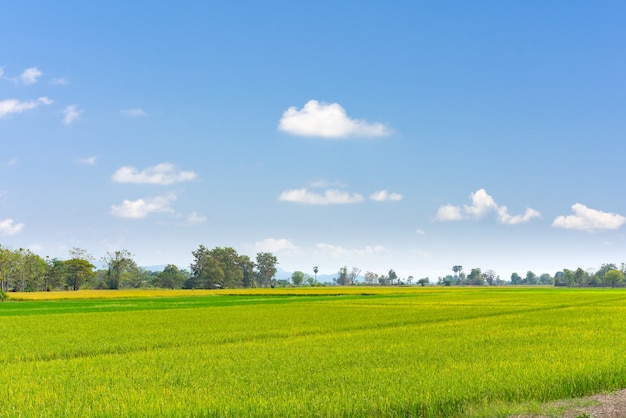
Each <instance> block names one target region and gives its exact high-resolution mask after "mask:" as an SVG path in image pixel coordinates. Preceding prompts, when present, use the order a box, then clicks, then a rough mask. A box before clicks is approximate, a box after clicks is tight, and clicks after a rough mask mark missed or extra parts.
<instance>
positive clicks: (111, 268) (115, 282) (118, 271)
mask: <svg viewBox="0 0 626 418" xmlns="http://www.w3.org/2000/svg"><path fill="white" fill-rule="evenodd" d="M102 261H103V262H104V264H106V265H107V286H108V287H109V289H119V288H120V284H121V283H122V279H123V278H124V276H127V275H136V274H138V270H137V264H136V263H135V261H134V260H133V255H132V254H131V253H130V252H129V251H127V250H120V251H115V252H113V253H111V252H107V254H106V256H104V257H102Z"/></svg>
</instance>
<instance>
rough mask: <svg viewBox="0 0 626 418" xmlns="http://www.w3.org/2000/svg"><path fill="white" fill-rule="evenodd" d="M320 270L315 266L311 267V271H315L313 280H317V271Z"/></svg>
mask: <svg viewBox="0 0 626 418" xmlns="http://www.w3.org/2000/svg"><path fill="white" fill-rule="evenodd" d="M318 271H320V269H319V268H317V266H315V267H313V273H315V281H316V282H317V272H318Z"/></svg>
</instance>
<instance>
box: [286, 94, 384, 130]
mask: <svg viewBox="0 0 626 418" xmlns="http://www.w3.org/2000/svg"><path fill="white" fill-rule="evenodd" d="M278 129H279V130H281V131H283V132H287V133H289V134H292V135H298V136H317V137H322V138H332V139H340V138H349V137H381V136H387V135H390V134H391V133H392V132H391V129H389V128H388V127H387V126H386V125H384V124H382V123H369V122H367V121H364V120H359V119H352V118H350V117H348V115H347V114H346V111H345V110H344V108H343V107H341V105H340V104H338V103H330V104H329V103H320V102H318V101H317V100H309V101H308V102H307V103H306V104H305V105H304V107H303V108H302V109H297V108H296V107H295V106H292V107H290V108H288V109H287V110H285V112H284V113H283V116H282V118H281V119H280V121H279V123H278Z"/></svg>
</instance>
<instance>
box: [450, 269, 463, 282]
mask: <svg viewBox="0 0 626 418" xmlns="http://www.w3.org/2000/svg"><path fill="white" fill-rule="evenodd" d="M452 271H453V272H454V277H455V278H456V279H457V280H458V279H460V278H461V272H462V271H463V266H459V265H456V266H452Z"/></svg>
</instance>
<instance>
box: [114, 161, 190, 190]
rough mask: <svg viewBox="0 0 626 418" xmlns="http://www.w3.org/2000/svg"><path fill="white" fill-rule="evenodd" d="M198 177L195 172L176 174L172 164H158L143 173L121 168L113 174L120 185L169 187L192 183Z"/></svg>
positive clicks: (131, 168) (133, 169)
mask: <svg viewBox="0 0 626 418" xmlns="http://www.w3.org/2000/svg"><path fill="white" fill-rule="evenodd" d="M197 176H198V174H197V173H195V172H193V171H180V172H176V170H175V169H174V165H173V164H170V163H161V164H157V165H155V166H154V167H148V168H146V169H145V170H143V171H139V170H137V169H136V168H135V167H130V166H127V167H121V168H120V169H118V170H117V171H116V172H115V173H114V174H113V177H112V178H113V181H115V182H118V183H140V184H161V185H168V184H173V183H179V182H183V181H190V180H193V179H195V178H196V177H197Z"/></svg>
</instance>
